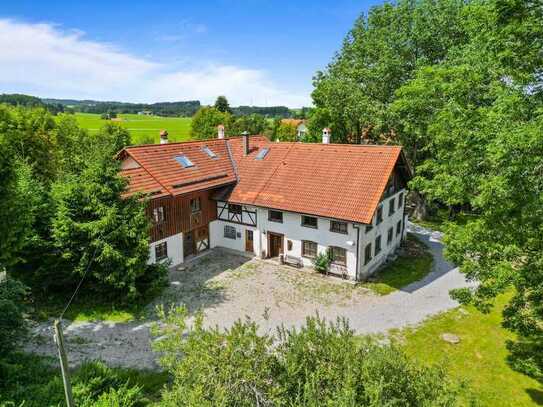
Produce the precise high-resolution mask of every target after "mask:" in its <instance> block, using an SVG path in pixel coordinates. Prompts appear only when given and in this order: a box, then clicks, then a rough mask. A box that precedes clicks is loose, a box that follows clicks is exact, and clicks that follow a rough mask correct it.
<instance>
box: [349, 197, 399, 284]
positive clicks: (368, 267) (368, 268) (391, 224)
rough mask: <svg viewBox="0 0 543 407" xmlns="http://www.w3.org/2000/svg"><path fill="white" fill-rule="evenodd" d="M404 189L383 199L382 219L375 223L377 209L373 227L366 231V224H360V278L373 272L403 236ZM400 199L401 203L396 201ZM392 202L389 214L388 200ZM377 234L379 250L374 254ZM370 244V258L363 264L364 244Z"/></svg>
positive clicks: (396, 247)
mask: <svg viewBox="0 0 543 407" xmlns="http://www.w3.org/2000/svg"><path fill="white" fill-rule="evenodd" d="M405 196H406V191H405V190H404V189H402V190H401V191H398V192H397V193H395V194H394V195H392V196H390V197H388V198H386V199H384V200H383V201H382V202H381V203H380V204H379V206H381V207H382V208H383V221H382V222H381V223H380V224H377V221H376V217H377V210H376V212H375V215H374V217H373V222H372V225H373V228H372V229H371V230H370V231H368V232H366V226H365V225H364V226H362V227H361V229H360V258H359V259H360V260H359V261H360V274H359V275H360V278H361V279H364V278H367V277H368V276H370V275H371V274H373V273H374V272H375V271H376V270H377V269H378V268H379V267H380V266H381V265H382V264H383V263H384V262H385V261H386V259H387V257H388V256H389V255H391V254H392V253H394V252H395V251H396V249H398V247H399V246H400V244H401V241H402V239H403V237H404V236H405V233H406V232H405V225H404V222H405V219H404V206H405ZM400 198H401V200H402V203H401V205H398V202H399V201H400ZM391 201H393V202H394V213H393V214H392V215H390V214H389V209H390V202H391ZM398 222H401V226H400V233H399V234H398V233H397V227H398ZM390 228H392V241H391V242H390V244H389V243H387V235H388V231H389V229H390ZM377 236H381V252H380V253H379V254H377V255H375V239H376V238H377ZM368 244H371V255H372V259H371V261H370V262H369V263H368V264H364V259H365V248H366V245H368Z"/></svg>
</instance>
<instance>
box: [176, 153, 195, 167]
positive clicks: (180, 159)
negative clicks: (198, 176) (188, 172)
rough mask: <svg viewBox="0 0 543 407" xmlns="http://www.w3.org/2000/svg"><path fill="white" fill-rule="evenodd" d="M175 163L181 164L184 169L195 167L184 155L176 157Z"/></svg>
mask: <svg viewBox="0 0 543 407" xmlns="http://www.w3.org/2000/svg"><path fill="white" fill-rule="evenodd" d="M175 161H177V162H178V163H179V164H181V165H182V166H183V168H189V167H194V164H193V163H192V161H191V160H189V158H188V157H187V156H186V155H184V154H182V155H177V156H175Z"/></svg>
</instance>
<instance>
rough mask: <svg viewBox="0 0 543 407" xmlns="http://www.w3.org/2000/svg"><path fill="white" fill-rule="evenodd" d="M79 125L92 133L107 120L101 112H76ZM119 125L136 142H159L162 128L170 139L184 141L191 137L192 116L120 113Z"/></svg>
mask: <svg viewBox="0 0 543 407" xmlns="http://www.w3.org/2000/svg"><path fill="white" fill-rule="evenodd" d="M75 117H76V119H77V122H78V123H79V125H80V126H81V127H83V128H85V129H87V130H89V131H90V132H91V133H95V132H97V131H98V130H99V129H100V127H102V126H103V125H104V124H105V123H106V122H107V121H106V120H103V119H101V118H100V115H99V114H93V113H76V114H75ZM119 119H121V120H120V121H118V122H116V123H119V125H121V126H123V127H124V128H126V129H128V131H130V134H131V136H132V142H133V143H134V144H145V143H153V142H154V143H158V142H159V133H160V130H162V129H166V130H168V133H169V139H170V141H183V140H188V139H189V138H190V124H191V120H192V119H191V118H190V117H159V116H140V115H137V114H120V115H119Z"/></svg>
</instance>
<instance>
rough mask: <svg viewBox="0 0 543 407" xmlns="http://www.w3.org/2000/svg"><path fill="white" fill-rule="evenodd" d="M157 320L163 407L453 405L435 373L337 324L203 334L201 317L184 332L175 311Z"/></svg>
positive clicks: (448, 387)
mask: <svg viewBox="0 0 543 407" xmlns="http://www.w3.org/2000/svg"><path fill="white" fill-rule="evenodd" d="M161 316H162V320H163V322H164V324H161V325H157V326H156V327H155V333H156V334H157V335H161V339H160V340H159V341H156V342H155V349H156V350H157V351H159V352H161V353H162V358H161V364H162V365H163V366H164V368H166V369H167V370H168V371H169V372H170V374H171V375H172V376H173V383H172V386H171V388H169V389H167V390H165V391H164V392H163V398H162V402H161V405H164V406H179V405H187V406H212V405H224V406H234V405H235V406H253V405H285V406H287V405H308V406H317V405H335V406H344V405H357V406H383V405H405V406H421V405H428V406H429V405H432V406H452V405H455V400H456V398H457V392H458V388H457V386H455V385H454V384H453V383H452V382H451V381H450V380H449V379H448V378H447V377H446V375H445V374H444V371H443V370H442V369H440V368H438V367H421V366H419V365H416V364H413V363H412V362H411V361H410V360H409V359H407V358H406V357H405V356H404V355H403V354H402V352H401V351H400V350H399V349H398V348H397V347H395V346H389V345H378V344H376V343H375V342H373V341H371V340H367V341H363V342H362V343H360V341H359V340H358V339H357V338H356V337H355V336H354V333H353V331H352V330H351V329H350V328H349V327H348V325H347V322H346V321H345V320H338V321H336V322H335V323H331V324H328V323H326V322H325V321H324V320H322V319H320V318H319V317H310V318H308V319H307V321H306V324H305V325H304V326H302V327H301V328H300V329H299V330H296V329H286V328H281V329H280V330H279V331H278V333H277V336H276V337H273V336H270V335H269V334H263V335H262V334H259V333H258V332H259V329H258V326H257V325H256V324H255V323H254V322H251V321H245V322H241V321H238V322H237V323H236V324H234V326H233V327H232V328H230V329H227V330H224V331H222V330H219V329H218V328H212V329H204V328H203V319H202V316H201V315H200V316H198V317H197V319H196V321H195V324H194V325H193V326H192V327H190V328H188V327H187V325H186V323H185V317H186V310H185V309H183V308H178V309H172V310H171V311H170V312H167V313H165V312H164V311H161ZM187 329H188V332H187Z"/></svg>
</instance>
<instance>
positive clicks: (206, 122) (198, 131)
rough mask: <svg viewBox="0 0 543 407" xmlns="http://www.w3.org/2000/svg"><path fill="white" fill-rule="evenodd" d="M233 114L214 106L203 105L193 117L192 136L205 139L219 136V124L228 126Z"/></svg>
mask: <svg viewBox="0 0 543 407" xmlns="http://www.w3.org/2000/svg"><path fill="white" fill-rule="evenodd" d="M231 120H232V116H231V115H230V113H228V112H226V113H223V112H221V111H220V110H218V109H216V108H214V107H202V108H201V109H200V110H198V111H197V112H196V114H195V115H194V117H193V118H192V128H191V133H190V134H191V137H192V138H194V139H200V140H205V139H209V138H217V126H218V125H219V124H222V125H224V126H225V127H226V128H228V126H229V124H230V122H231Z"/></svg>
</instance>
